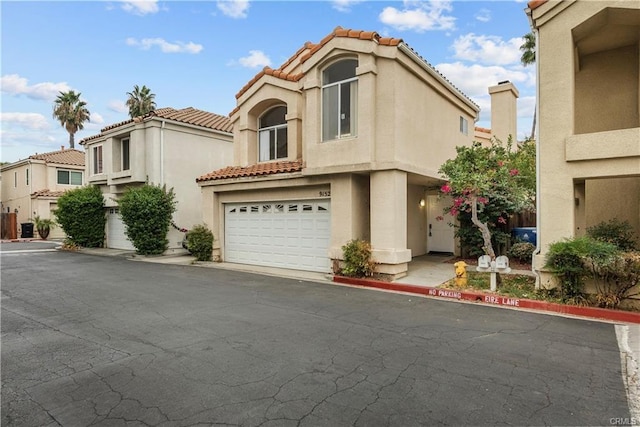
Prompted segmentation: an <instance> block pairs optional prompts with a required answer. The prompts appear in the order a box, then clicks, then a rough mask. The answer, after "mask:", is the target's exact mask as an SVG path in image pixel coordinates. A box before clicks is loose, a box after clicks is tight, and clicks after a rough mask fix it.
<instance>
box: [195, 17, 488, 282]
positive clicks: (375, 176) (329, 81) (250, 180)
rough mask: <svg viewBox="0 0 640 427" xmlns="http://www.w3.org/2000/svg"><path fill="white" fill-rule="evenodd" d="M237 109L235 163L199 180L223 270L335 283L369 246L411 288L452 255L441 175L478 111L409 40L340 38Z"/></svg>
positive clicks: (248, 94)
mask: <svg viewBox="0 0 640 427" xmlns="http://www.w3.org/2000/svg"><path fill="white" fill-rule="evenodd" d="M236 98H237V107H236V109H235V110H234V111H233V112H232V113H231V114H230V118H231V121H232V122H233V124H234V149H235V152H234V154H235V156H234V165H233V166H229V167H226V168H223V169H219V170H215V171H213V172H211V173H208V174H206V175H202V176H201V177H199V178H198V183H199V184H200V186H201V187H202V194H203V209H204V212H203V214H204V221H205V223H206V224H208V225H209V226H210V227H211V228H212V229H213V233H214V235H215V236H216V241H215V242H214V254H215V255H217V256H218V257H220V259H222V260H224V261H226V262H234V263H243V264H254V265H265V266H275V267H283V268H292V269H302V270H309V271H320V272H329V271H331V268H332V263H331V260H332V259H341V258H342V249H341V248H342V246H343V245H344V244H345V243H347V242H348V241H350V240H351V239H356V238H360V239H365V240H367V241H370V242H371V245H372V248H373V258H374V260H375V261H376V262H378V263H379V265H378V267H377V271H378V272H380V273H384V274H388V275H390V276H391V277H401V276H403V275H405V274H406V272H407V264H408V262H410V261H411V259H412V257H414V256H419V255H423V254H425V253H427V252H454V250H455V248H454V238H453V228H452V227H450V226H449V225H448V222H449V220H448V219H447V218H443V206H444V205H443V201H442V200H440V199H439V198H438V196H437V193H438V189H439V187H440V186H441V185H442V180H441V179H440V174H439V173H438V169H439V168H440V166H441V165H442V164H443V163H444V162H445V161H446V160H447V159H449V158H452V157H454V156H455V155H456V151H455V147H456V146H459V145H469V144H470V143H471V142H472V140H473V137H474V123H475V121H476V120H477V117H478V113H479V108H478V106H477V105H476V104H475V103H474V102H472V101H471V100H470V99H469V98H468V97H467V96H465V95H464V94H463V93H462V92H461V91H460V90H458V89H457V88H456V87H454V86H453V85H452V84H451V83H450V82H449V81H448V80H447V79H446V78H445V77H444V76H443V75H442V74H440V73H439V72H438V71H437V70H435V69H434V68H433V67H432V66H431V65H430V64H429V63H428V62H426V61H425V60H424V59H423V58H421V57H420V56H419V55H418V54H417V53H416V52H415V51H413V50H412V49H411V48H410V47H409V46H408V45H407V44H405V43H404V42H403V41H402V40H401V39H397V38H390V37H381V36H380V35H378V34H377V33H375V32H365V31H355V30H346V29H342V28H340V27H338V28H336V29H335V30H334V31H333V32H332V33H331V34H329V35H328V36H327V37H325V38H324V39H323V40H322V41H320V42H319V43H318V44H313V43H306V44H305V45H304V46H303V47H302V48H301V49H300V50H298V51H297V52H296V53H295V54H294V55H293V56H292V57H291V58H290V59H289V60H288V61H286V62H285V63H284V64H283V65H282V66H281V67H280V68H278V69H276V70H274V69H271V68H268V67H267V68H265V69H264V70H263V71H262V72H260V73H259V74H258V75H256V76H255V77H254V78H253V79H252V80H251V81H250V82H249V83H247V84H246V85H245V86H244V87H243V88H242V89H241V90H240V91H239V92H238V94H237V95H236Z"/></svg>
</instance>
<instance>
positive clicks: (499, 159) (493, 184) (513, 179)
mask: <svg viewBox="0 0 640 427" xmlns="http://www.w3.org/2000/svg"><path fill="white" fill-rule="evenodd" d="M512 148H513V147H512V142H511V139H509V140H508V141H507V142H506V143H502V142H501V141H499V140H493V141H492V143H491V145H490V146H483V145H481V144H480V143H479V142H474V143H473V145H471V146H461V147H457V148H456V151H457V156H456V158H454V159H450V160H447V161H446V162H445V163H444V164H443V165H442V166H441V167H440V170H439V172H440V174H441V175H442V177H443V178H444V179H446V180H447V183H446V184H444V185H443V186H442V187H441V188H440V191H441V192H442V193H443V194H446V195H449V196H451V199H452V204H451V206H450V207H448V209H447V210H448V212H449V213H450V214H451V215H452V216H453V217H457V218H458V219H462V217H463V216H464V217H470V222H471V223H472V224H473V226H475V227H476V228H477V229H478V230H479V232H480V234H481V236H482V242H483V243H482V251H483V252H484V253H485V254H486V255H489V256H490V257H491V259H495V257H496V253H495V250H494V246H493V242H492V230H497V227H499V226H500V225H501V224H506V223H507V219H508V218H509V217H510V216H511V215H512V214H514V213H517V212H521V211H523V210H525V209H533V206H534V205H535V204H534V197H535V190H536V187H535V143H534V142H532V141H526V142H524V143H522V144H521V145H520V146H519V147H518V148H517V149H512ZM461 223H462V221H461Z"/></svg>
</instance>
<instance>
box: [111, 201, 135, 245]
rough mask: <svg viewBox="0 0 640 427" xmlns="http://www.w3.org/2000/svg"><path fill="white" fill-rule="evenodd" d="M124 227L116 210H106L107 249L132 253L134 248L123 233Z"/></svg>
mask: <svg viewBox="0 0 640 427" xmlns="http://www.w3.org/2000/svg"><path fill="white" fill-rule="evenodd" d="M124 230H125V225H124V222H122V217H120V212H119V211H118V208H109V209H107V247H108V248H113V249H126V250H130V251H134V250H135V247H134V246H133V244H132V243H131V241H130V240H129V239H127V235H126V234H125V233H124Z"/></svg>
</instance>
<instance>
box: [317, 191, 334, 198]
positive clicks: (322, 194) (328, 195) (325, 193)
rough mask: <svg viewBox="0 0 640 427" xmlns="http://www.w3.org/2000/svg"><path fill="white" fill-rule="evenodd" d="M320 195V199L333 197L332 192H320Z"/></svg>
mask: <svg viewBox="0 0 640 427" xmlns="http://www.w3.org/2000/svg"><path fill="white" fill-rule="evenodd" d="M318 195H319V196H320V197H331V190H320V191H318Z"/></svg>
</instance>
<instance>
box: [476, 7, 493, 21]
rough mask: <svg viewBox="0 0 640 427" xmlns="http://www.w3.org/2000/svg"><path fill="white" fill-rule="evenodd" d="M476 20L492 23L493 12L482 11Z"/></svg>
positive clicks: (477, 14)
mask: <svg viewBox="0 0 640 427" xmlns="http://www.w3.org/2000/svg"><path fill="white" fill-rule="evenodd" d="M475 18H476V19H477V20H478V21H480V22H489V21H491V11H490V10H489V9H480V10H479V11H478V12H477V13H476V15H475Z"/></svg>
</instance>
